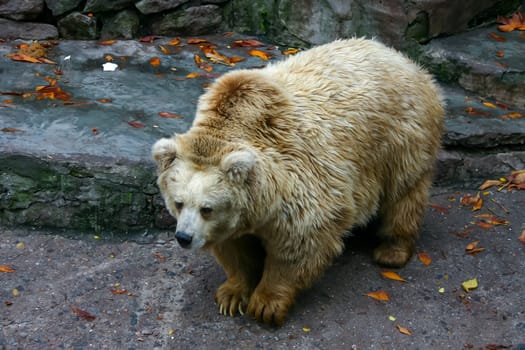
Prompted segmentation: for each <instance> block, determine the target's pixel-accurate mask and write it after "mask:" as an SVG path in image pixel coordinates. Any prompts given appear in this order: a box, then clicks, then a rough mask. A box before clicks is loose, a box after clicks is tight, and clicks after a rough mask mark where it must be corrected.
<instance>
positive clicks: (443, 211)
mask: <svg viewBox="0 0 525 350" xmlns="http://www.w3.org/2000/svg"><path fill="white" fill-rule="evenodd" d="M429 206H430V207H431V208H432V209H434V210H435V211H437V212H440V213H441V214H447V213H448V210H449V209H450V208H447V207H444V206H441V205H439V204H434V203H430V204H429Z"/></svg>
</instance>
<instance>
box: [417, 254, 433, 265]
mask: <svg viewBox="0 0 525 350" xmlns="http://www.w3.org/2000/svg"><path fill="white" fill-rule="evenodd" d="M417 257H418V259H419V261H421V262H422V263H423V264H425V265H427V266H428V265H430V263H431V262H432V258H431V257H430V254H428V253H427V252H419V253H417Z"/></svg>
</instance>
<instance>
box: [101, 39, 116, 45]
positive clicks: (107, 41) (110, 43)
mask: <svg viewBox="0 0 525 350" xmlns="http://www.w3.org/2000/svg"><path fill="white" fill-rule="evenodd" d="M116 42H117V40H103V41H99V42H98V44H99V45H113V44H114V43H116Z"/></svg>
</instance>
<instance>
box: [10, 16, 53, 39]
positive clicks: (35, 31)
mask: <svg viewBox="0 0 525 350" xmlns="http://www.w3.org/2000/svg"><path fill="white" fill-rule="evenodd" d="M0 28H1V32H2V34H1V36H2V38H4V39H32V40H45V39H56V38H57V37H58V30H57V28H56V27H55V26H52V25H51V24H45V23H32V22H16V21H11V20H8V19H5V18H0Z"/></svg>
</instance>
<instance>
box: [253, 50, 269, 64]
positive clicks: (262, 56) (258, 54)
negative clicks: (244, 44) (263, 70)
mask: <svg viewBox="0 0 525 350" xmlns="http://www.w3.org/2000/svg"><path fill="white" fill-rule="evenodd" d="M248 54H250V56H255V57H259V58H260V59H261V60H263V61H268V60H269V59H270V58H271V57H272V55H271V54H269V53H267V52H263V51H260V50H250V51H249V52H248Z"/></svg>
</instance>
